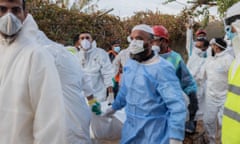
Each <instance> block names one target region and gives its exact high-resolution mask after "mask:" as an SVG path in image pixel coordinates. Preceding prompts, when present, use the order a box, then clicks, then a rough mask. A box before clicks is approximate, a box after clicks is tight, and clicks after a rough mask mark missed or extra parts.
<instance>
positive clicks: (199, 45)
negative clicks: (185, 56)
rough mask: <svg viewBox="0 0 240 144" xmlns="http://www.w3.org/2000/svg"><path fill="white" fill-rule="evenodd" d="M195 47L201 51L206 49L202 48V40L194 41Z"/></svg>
mask: <svg viewBox="0 0 240 144" xmlns="http://www.w3.org/2000/svg"><path fill="white" fill-rule="evenodd" d="M195 47H196V48H199V49H201V50H202V51H204V50H206V48H204V42H203V41H196V43H195Z"/></svg>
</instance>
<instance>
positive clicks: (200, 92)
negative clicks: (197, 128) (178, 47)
mask: <svg viewBox="0 0 240 144" xmlns="http://www.w3.org/2000/svg"><path fill="white" fill-rule="evenodd" d="M208 46H209V42H208V41H207V40H206V32H205V31H203V30H198V31H197V32H196V41H195V42H193V39H192V29H191V26H189V27H187V44H186V49H187V53H188V60H187V68H188V69H189V71H190V73H191V74H192V76H193V78H194V79H195V80H196V82H197V98H198V106H199V109H198V111H197V114H196V120H198V121H199V120H200V121H202V120H203V113H204V107H205V95H206V79H203V78H201V77H199V71H201V69H203V65H204V64H205V62H206V58H207V57H210V56H211V55H210V54H211V53H210V52H209V51H211V50H210V49H208Z"/></svg>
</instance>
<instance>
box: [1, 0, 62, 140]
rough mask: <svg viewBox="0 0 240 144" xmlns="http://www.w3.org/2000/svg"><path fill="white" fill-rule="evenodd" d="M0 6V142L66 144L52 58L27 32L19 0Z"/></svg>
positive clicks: (60, 94)
mask: <svg viewBox="0 0 240 144" xmlns="http://www.w3.org/2000/svg"><path fill="white" fill-rule="evenodd" d="M0 7H1V9H0V87H1V88H0V135H1V138H0V143H1V144H47V143H49V144H66V141H65V140H66V139H65V129H64V128H65V112H64V102H63V96H62V89H61V83H60V78H59V75H58V72H57V69H56V66H55V64H54V59H53V57H52V56H51V55H50V54H49V53H48V52H47V51H46V50H44V49H41V47H40V45H39V44H37V43H36V42H35V41H33V40H31V39H30V38H29V35H27V27H26V26H25V25H23V24H22V23H23V21H24V19H25V15H24V12H25V2H24V1H23V0H12V1H9V0H0Z"/></svg>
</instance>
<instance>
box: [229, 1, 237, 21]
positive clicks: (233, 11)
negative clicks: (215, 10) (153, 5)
mask: <svg viewBox="0 0 240 144" xmlns="http://www.w3.org/2000/svg"><path fill="white" fill-rule="evenodd" d="M239 7H240V2H237V3H235V4H234V5H232V6H231V7H230V8H229V9H228V10H227V12H226V18H230V17H232V16H235V15H240V8H239Z"/></svg>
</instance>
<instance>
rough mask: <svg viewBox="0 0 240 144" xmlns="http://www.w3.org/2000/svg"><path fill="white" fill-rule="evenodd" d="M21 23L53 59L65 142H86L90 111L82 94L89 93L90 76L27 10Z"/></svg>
mask: <svg viewBox="0 0 240 144" xmlns="http://www.w3.org/2000/svg"><path fill="white" fill-rule="evenodd" d="M24 25H26V26H27V27H28V30H29V33H28V36H30V37H31V38H34V39H36V40H37V42H38V43H39V44H40V45H42V48H45V49H46V50H47V51H48V52H50V54H51V55H52V56H53V57H54V59H55V65H56V66H57V70H58V73H59V76H60V80H61V84H62V89H63V96H64V103H65V112H66V129H67V133H66V134H67V142H68V143H69V144H80V143H81V144H82V143H84V144H85V143H90V134H89V125H90V118H91V112H90V110H89V108H88V105H87V104H86V101H85V97H84V96H90V95H92V92H93V90H92V86H91V85H90V84H91V79H88V77H86V76H84V75H83V72H82V70H81V68H80V65H79V63H78V60H77V59H76V57H75V56H73V55H72V54H71V53H69V52H68V51H67V50H66V49H65V48H64V47H63V46H62V45H60V44H57V43H55V42H53V41H51V40H49V39H48V38H47V37H46V35H45V34H44V33H42V32H41V31H40V30H39V29H38V26H37V24H36V23H35V21H34V19H33V18H32V16H31V15H29V14H28V16H27V18H26V19H25V21H24ZM82 91H83V92H84V96H83V95H82Z"/></svg>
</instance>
